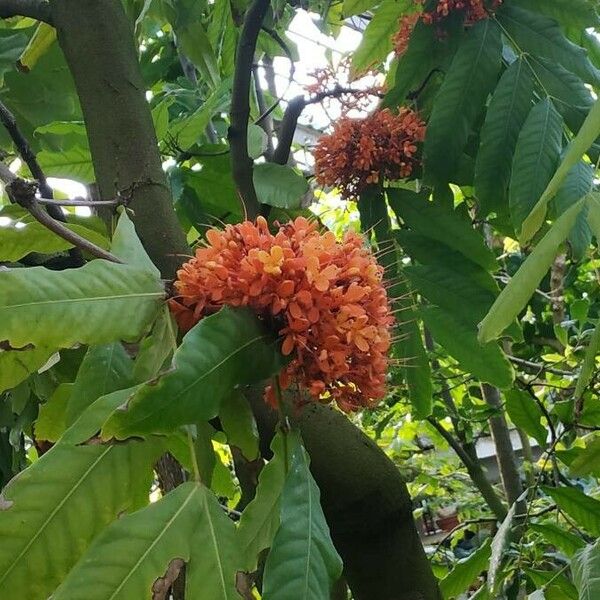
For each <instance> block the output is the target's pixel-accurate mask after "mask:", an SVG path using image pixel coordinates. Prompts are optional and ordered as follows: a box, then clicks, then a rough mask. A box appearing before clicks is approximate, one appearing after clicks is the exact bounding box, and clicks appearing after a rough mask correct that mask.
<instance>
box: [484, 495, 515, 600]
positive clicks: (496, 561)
mask: <svg viewBox="0 0 600 600" xmlns="http://www.w3.org/2000/svg"><path fill="white" fill-rule="evenodd" d="M516 506H517V503H516V502H515V503H514V504H513V505H512V506H511V507H510V510H509V511H508V514H507V515H506V517H504V521H502V524H501V525H500V527H498V531H497V532H496V535H495V536H494V539H493V540H492V546H491V550H492V551H491V555H490V565H489V569H488V575H487V582H486V583H487V588H488V590H489V591H490V593H491V594H492V595H493V594H494V593H495V591H496V586H497V585H498V575H499V573H500V566H501V565H502V558H503V557H504V551H505V550H506V548H507V547H508V545H509V544H510V532H511V529H512V526H513V520H514V518H515V511H516Z"/></svg>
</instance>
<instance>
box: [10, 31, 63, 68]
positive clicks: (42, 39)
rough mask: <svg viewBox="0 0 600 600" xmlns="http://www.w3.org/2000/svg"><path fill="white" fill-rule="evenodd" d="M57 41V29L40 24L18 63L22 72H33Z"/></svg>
mask: <svg viewBox="0 0 600 600" xmlns="http://www.w3.org/2000/svg"><path fill="white" fill-rule="evenodd" d="M55 40H56V29H54V27H52V25H49V24H48V23H40V24H39V25H38V26H37V28H36V30H35V32H34V34H33V35H32V36H31V38H30V40H29V43H28V44H27V47H26V48H25V50H23V52H22V54H21V56H19V60H18V62H17V64H18V66H19V70H20V71H25V72H27V71H31V69H33V67H35V65H36V63H37V61H38V60H39V59H40V57H41V56H43V55H44V54H45V53H46V51H47V50H48V48H50V46H52V44H53V43H54V41H55Z"/></svg>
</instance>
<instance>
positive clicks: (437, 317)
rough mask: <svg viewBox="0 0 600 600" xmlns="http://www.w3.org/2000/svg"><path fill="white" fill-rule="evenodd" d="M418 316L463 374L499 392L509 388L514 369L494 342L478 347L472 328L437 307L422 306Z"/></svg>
mask: <svg viewBox="0 0 600 600" xmlns="http://www.w3.org/2000/svg"><path fill="white" fill-rule="evenodd" d="M419 313H420V314H421V316H422V317H423V320H424V321H425V325H426V326H427V328H428V329H429V330H430V331H431V335H432V336H433V338H434V339H435V340H436V341H437V342H438V343H439V344H441V345H442V346H443V347H444V348H445V349H446V350H447V351H448V353H449V354H450V355H451V356H453V357H454V358H455V359H456V360H457V361H458V363H459V364H460V366H461V367H462V368H463V370H464V371H466V372H468V373H472V374H473V375H474V376H475V377H477V379H479V380H481V381H484V382H486V383H489V384H491V385H494V386H496V387H498V388H500V389H505V388H508V387H510V386H511V385H512V382H513V379H514V372H513V369H512V367H511V365H510V363H509V362H508V360H507V359H506V357H505V356H504V354H503V352H502V350H501V349H500V346H499V345H498V344H497V343H495V342H489V343H487V344H485V345H484V346H481V345H480V344H479V342H478V341H477V330H476V328H475V327H474V326H472V327H470V326H468V325H465V323H464V322H462V321H459V320H457V319H456V318H455V317H454V315H453V314H452V313H451V312H448V311H445V310H442V309H440V308H438V307H437V306H426V307H422V308H421V309H420V311H419Z"/></svg>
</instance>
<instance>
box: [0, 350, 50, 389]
mask: <svg viewBox="0 0 600 600" xmlns="http://www.w3.org/2000/svg"><path fill="white" fill-rule="evenodd" d="M51 355H52V350H49V349H48V348H45V347H44V346H40V347H38V348H33V349H31V350H0V392H3V391H5V390H8V389H10V388H13V387H15V386H16V385H19V383H21V381H23V380H25V379H27V377H29V375H31V373H35V372H36V371H37V370H38V369H39V368H40V367H43V366H44V365H45V364H46V362H48V359H49V358H50V356H51Z"/></svg>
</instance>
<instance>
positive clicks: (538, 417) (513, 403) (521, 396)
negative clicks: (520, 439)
mask: <svg viewBox="0 0 600 600" xmlns="http://www.w3.org/2000/svg"><path fill="white" fill-rule="evenodd" d="M504 398H505V399H506V405H505V406H506V411H507V412H508V416H509V417H510V420H511V421H512V422H513V423H514V424H515V425H516V426H517V427H519V428H521V429H522V430H523V431H524V432H525V433H526V434H527V435H530V436H531V437H532V438H534V439H536V440H537V442H538V444H539V445H540V447H541V448H545V447H546V441H547V439H548V431H547V430H546V428H545V427H544V426H543V425H542V417H543V416H544V414H543V413H542V409H541V408H540V407H539V406H538V404H537V403H536V401H535V400H534V399H533V398H532V397H531V396H530V395H529V394H527V393H526V392H523V391H521V390H518V389H512V390H506V392H504Z"/></svg>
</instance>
